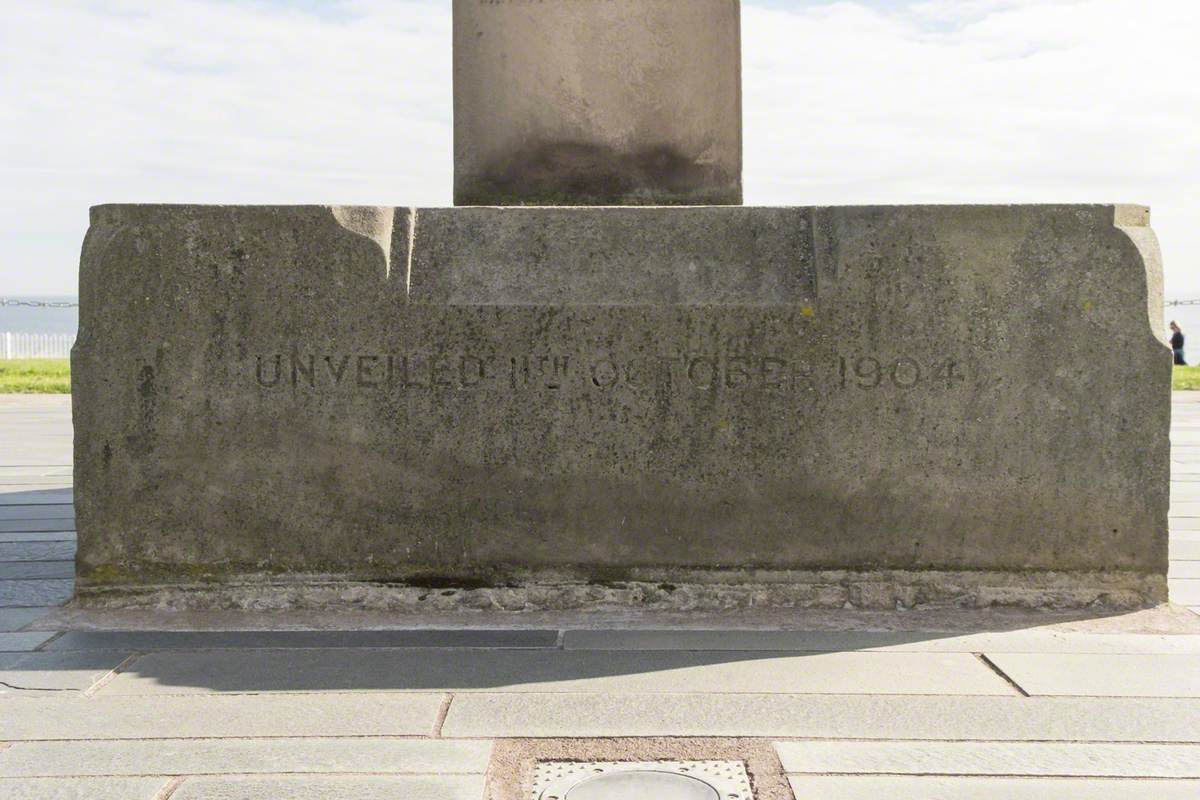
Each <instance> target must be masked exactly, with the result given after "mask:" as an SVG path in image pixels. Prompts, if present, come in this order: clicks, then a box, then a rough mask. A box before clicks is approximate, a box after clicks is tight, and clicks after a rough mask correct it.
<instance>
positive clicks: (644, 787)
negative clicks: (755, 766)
mask: <svg viewBox="0 0 1200 800" xmlns="http://www.w3.org/2000/svg"><path fill="white" fill-rule="evenodd" d="M564 800H721V795H720V794H718V793H717V790H716V789H714V788H713V787H711V786H709V785H708V784H707V783H705V782H704V781H702V780H698V779H696V778H693V777H692V776H690V775H680V774H679V773H678V772H654V771H651V770H638V771H633V772H610V773H608V774H607V775H597V776H595V777H594V778H588V779H586V780H584V781H583V782H582V783H579V784H576V785H575V786H573V787H572V788H571V789H570V790H569V791H568V792H567V796H566V797H565V798H564Z"/></svg>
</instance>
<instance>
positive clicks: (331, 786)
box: [171, 775, 484, 800]
mask: <svg viewBox="0 0 1200 800" xmlns="http://www.w3.org/2000/svg"><path fill="white" fill-rule="evenodd" d="M483 790H484V777H483V776H482V775H389V776H361V777H359V776H355V777H336V776H335V777H331V776H325V775H313V776H305V777H296V776H294V775H274V776H271V777H269V778H264V777H247V776H237V777H223V778H187V779H185V780H184V782H183V784H182V785H181V786H180V787H179V789H178V790H176V791H175V793H174V794H172V795H171V800H260V798H261V800H334V798H337V799H338V800H342V799H343V798H345V799H346V800H349V798H353V799H354V800H480V798H482V797H483Z"/></svg>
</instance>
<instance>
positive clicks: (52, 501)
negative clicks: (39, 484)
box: [0, 486, 75, 506]
mask: <svg viewBox="0 0 1200 800" xmlns="http://www.w3.org/2000/svg"><path fill="white" fill-rule="evenodd" d="M74 499H75V491H74V490H73V489H70V488H67V489H19V490H14V489H12V488H5V487H3V486H0V506H29V505H70V504H72V503H73V502H74Z"/></svg>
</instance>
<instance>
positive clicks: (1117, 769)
mask: <svg viewBox="0 0 1200 800" xmlns="http://www.w3.org/2000/svg"><path fill="white" fill-rule="evenodd" d="M776 750H778V752H779V760H780V761H781V762H782V763H783V769H784V771H785V772H788V773H797V772H799V773H814V774H826V773H843V774H871V773H875V774H891V775H906V774H907V775H1041V776H1077V777H1092V778H1096V777H1127V778H1200V747H1198V746H1196V745H1184V744H1165V745H1160V744H1108V743H1104V744H1094V743H1064V742H987V743H983V742H820V741H808V742H779V743H777V744H776Z"/></svg>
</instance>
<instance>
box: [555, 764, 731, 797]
mask: <svg viewBox="0 0 1200 800" xmlns="http://www.w3.org/2000/svg"><path fill="white" fill-rule="evenodd" d="M753 798H754V795H753V793H752V792H751V791H750V778H749V777H748V776H747V775H746V766H745V764H743V763H742V762H741V761H540V762H538V763H537V764H536V765H535V766H534V770H533V795H532V800H753Z"/></svg>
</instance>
